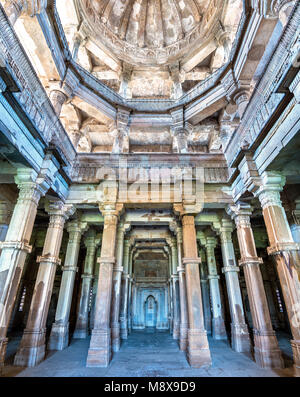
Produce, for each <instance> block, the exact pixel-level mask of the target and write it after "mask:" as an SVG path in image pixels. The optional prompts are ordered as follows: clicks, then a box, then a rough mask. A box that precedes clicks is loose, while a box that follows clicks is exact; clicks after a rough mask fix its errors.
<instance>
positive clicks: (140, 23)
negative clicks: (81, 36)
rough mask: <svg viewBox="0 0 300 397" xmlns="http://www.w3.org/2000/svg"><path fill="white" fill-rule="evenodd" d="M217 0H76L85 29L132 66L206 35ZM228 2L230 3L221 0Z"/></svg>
mask: <svg viewBox="0 0 300 397" xmlns="http://www.w3.org/2000/svg"><path fill="white" fill-rule="evenodd" d="M219 3H220V1H219V0H211V1H208V0H77V9H78V13H79V15H80V17H81V19H82V21H83V30H84V31H85V33H86V34H87V35H88V36H89V37H91V36H93V37H94V38H95V39H96V40H98V41H100V42H101V43H102V44H104V45H105V46H106V47H107V48H108V49H109V50H111V51H112V52H113V53H114V54H115V55H117V56H118V57H120V58H121V59H122V60H123V61H126V62H128V63H130V64H132V65H141V64H142V65H149V66H150V65H152V66H154V65H161V64H165V63H172V62H174V61H175V60H178V59H179V58H181V57H183V56H184V55H185V54H187V52H188V51H190V50H191V49H194V48H195V46H199V45H201V43H203V41H205V40H206V39H207V37H208V36H209V34H210V33H211V31H212V30H214V27H215V24H216V23H218V17H217V16H218V15H219V14H220V13H221V12H222V9H223V7H222V6H221V7H218V4H219ZM222 3H226V2H223V1H222V2H221V3H220V4H222Z"/></svg>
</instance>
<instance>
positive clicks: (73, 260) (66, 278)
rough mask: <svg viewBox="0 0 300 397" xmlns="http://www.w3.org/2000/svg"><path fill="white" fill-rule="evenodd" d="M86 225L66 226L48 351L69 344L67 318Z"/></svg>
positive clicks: (76, 223)
mask: <svg viewBox="0 0 300 397" xmlns="http://www.w3.org/2000/svg"><path fill="white" fill-rule="evenodd" d="M86 227H87V224H86V223H85V224H82V223H80V222H77V221H75V222H70V223H69V224H68V226H67V230H68V233H69V241H68V246H67V252H66V257H65V263H64V266H63V267H62V270H63V273H62V278H61V284H60V288H59V295H58V302H57V307H56V313H55V322H54V323H53V325H52V329H51V333H50V338H49V343H48V349H49V350H63V349H65V348H66V347H67V346H68V344H69V317H70V310H71V304H72V297H73V290H74V282H75V276H76V272H77V271H78V267H77V262H78V254H79V249H80V240H81V234H82V233H83V231H85V230H86Z"/></svg>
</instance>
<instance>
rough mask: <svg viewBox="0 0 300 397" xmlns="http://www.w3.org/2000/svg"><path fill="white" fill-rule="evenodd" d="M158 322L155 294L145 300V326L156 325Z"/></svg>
mask: <svg viewBox="0 0 300 397" xmlns="http://www.w3.org/2000/svg"><path fill="white" fill-rule="evenodd" d="M156 322H157V302H156V300H155V298H154V296H153V295H149V296H148V297H147V299H146V300H145V326H146V327H156Z"/></svg>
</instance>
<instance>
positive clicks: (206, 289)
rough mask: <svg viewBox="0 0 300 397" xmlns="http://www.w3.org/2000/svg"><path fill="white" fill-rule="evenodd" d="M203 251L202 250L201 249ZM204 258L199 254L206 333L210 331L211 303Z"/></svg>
mask: <svg viewBox="0 0 300 397" xmlns="http://www.w3.org/2000/svg"><path fill="white" fill-rule="evenodd" d="M202 252H204V251H202ZM205 260H206V258H205V259H202V255H201V264H200V282H201V292H202V301H203V312H204V324H205V329H206V332H207V333H208V334H211V333H212V327H211V305H210V291H209V282H208V279H207V277H208V276H207V269H206V268H207V264H206V262H205Z"/></svg>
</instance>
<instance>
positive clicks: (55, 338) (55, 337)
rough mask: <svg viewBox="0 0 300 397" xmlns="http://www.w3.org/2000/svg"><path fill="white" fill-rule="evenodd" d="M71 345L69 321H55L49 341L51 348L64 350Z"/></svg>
mask: <svg viewBox="0 0 300 397" xmlns="http://www.w3.org/2000/svg"><path fill="white" fill-rule="evenodd" d="M68 346H69V323H67V324H58V323H53V325H52V329H51V333H50V338H49V342H48V349H49V350H64V349H65V348H66V347H68Z"/></svg>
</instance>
